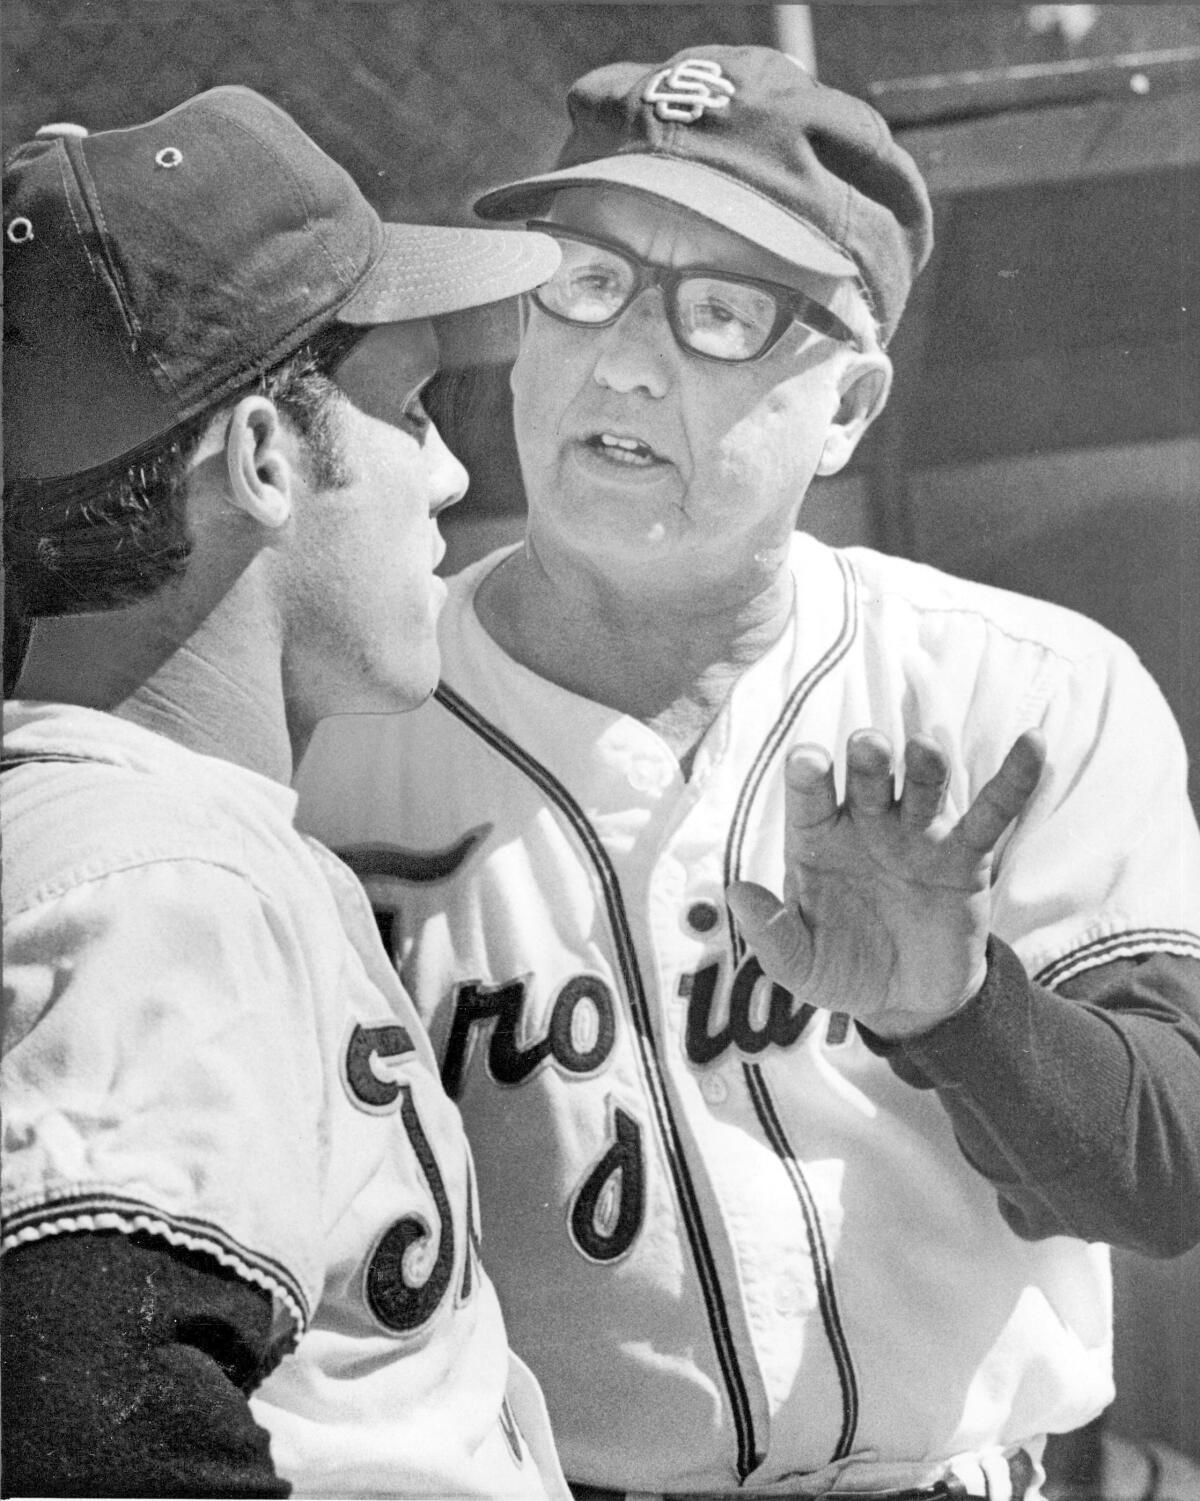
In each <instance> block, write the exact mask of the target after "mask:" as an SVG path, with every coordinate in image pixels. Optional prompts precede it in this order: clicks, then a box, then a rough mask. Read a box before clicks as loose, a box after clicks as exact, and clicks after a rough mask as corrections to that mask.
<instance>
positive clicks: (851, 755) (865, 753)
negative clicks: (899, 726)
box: [846, 730, 895, 818]
mask: <svg viewBox="0 0 1200 1501" xmlns="http://www.w3.org/2000/svg"><path fill="white" fill-rule="evenodd" d="M894 791H895V788H894V786H893V783H892V747H891V743H890V741H889V740H888V738H887V736H886V735H881V734H880V733H879V731H878V730H855V732H854V734H853V735H851V736H850V738H849V740H847V742H846V807H847V808H848V809H849V810H850V812H851V813H852V814H857V815H861V816H864V817H868V818H869V817H872V816H874V815H877V814H879V813H886V812H887V810H888V809H889V808H890V807H891V806H892V796H893V793H894Z"/></svg>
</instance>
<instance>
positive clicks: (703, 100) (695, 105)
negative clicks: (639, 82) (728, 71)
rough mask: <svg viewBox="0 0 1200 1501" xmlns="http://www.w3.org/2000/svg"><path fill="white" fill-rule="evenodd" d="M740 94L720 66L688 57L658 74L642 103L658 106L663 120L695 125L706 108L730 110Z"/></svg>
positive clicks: (657, 111) (657, 108)
mask: <svg viewBox="0 0 1200 1501" xmlns="http://www.w3.org/2000/svg"><path fill="white" fill-rule="evenodd" d="M736 92H737V90H736V89H735V87H734V85H733V80H732V79H729V78H726V77H725V75H724V73H722V72H721V65H720V63H714V62H712V61H710V60H709V59H708V58H702V57H686V58H684V59H683V61H682V62H678V63H676V64H675V66H674V67H673V68H664V69H663V70H662V72H661V73H656V74H655V75H654V77H653V78H652V79H651V80H650V87H649V88H648V89H647V90H646V92H645V93H644V94H643V95H642V100H643V102H644V103H646V104H652V105H653V106H654V113H655V114H656V115H657V116H658V118H659V119H660V120H678V121H680V122H681V123H682V124H684V125H694V124H695V123H696V121H697V120H698V119H699V118H700V116H701V115H702V114H703V113H704V111H705V110H706V109H728V108H729V101H730V100H731V99H732V98H733V96H734V94H735V93H736Z"/></svg>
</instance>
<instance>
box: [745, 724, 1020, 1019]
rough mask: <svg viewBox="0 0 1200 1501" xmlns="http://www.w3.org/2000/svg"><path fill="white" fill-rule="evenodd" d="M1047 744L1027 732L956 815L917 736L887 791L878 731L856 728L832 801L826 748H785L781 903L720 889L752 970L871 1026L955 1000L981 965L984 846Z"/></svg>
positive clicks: (752, 889)
mask: <svg viewBox="0 0 1200 1501" xmlns="http://www.w3.org/2000/svg"><path fill="white" fill-rule="evenodd" d="M1045 754H1046V753H1045V743H1044V741H1043V739H1042V737H1041V735H1040V733H1039V732H1038V731H1036V730H1027V731H1025V733H1024V734H1022V735H1020V736H1019V737H1018V738H1017V740H1016V741H1015V742H1014V743H1013V745H1012V747H1011V749H1010V750H1009V752H1008V755H1007V756H1005V758H1004V762H1003V764H1002V765H1001V767H1000V769H999V771H997V773H996V775H995V776H994V777H993V778H992V779H991V781H990V782H988V783H987V785H986V786H985V787H984V788H983V789H982V790H981V791H980V793H979V795H978V796H977V797H976V799H975V801H974V802H973V803H972V804H971V806H970V807H969V808H968V809H967V811H966V812H965V813H964V814H963V816H962V818H960V819H959V820H958V822H957V823H954V822H952V821H951V820H950V819H949V818H948V817H947V816H946V814H945V811H944V809H945V800H946V788H947V785H948V783H949V779H950V766H949V761H948V758H947V756H946V754H945V752H944V751H943V750H942V749H941V747H940V746H939V745H938V744H937V743H936V742H935V741H934V740H933V739H931V738H930V737H928V736H925V735H917V736H914V737H913V738H912V739H911V740H909V742H908V744H907V746H906V747H905V752H904V778H903V789H902V791H901V792H900V794H899V796H897V794H896V778H895V775H894V770H893V765H892V748H891V745H890V743H889V741H888V740H887V737H886V736H884V735H881V734H879V733H878V732H877V731H874V730H859V731H856V733H855V734H853V735H851V736H850V739H849V740H848V742H847V745H846V797H845V801H844V802H842V803H840V804H839V802H838V800H837V792H836V790H835V787H834V775H833V763H832V761H831V759H830V757H829V754H828V752H826V751H825V750H824V749H823V748H822V747H820V746H815V745H801V746H797V747H795V748H794V749H793V750H792V752H791V754H790V755H789V757H788V761H787V766H786V769H785V777H786V781H787V805H786V814H785V830H784V858H785V866H786V874H785V878H784V891H783V901H779V900H778V899H777V898H776V897H775V896H774V895H773V894H772V893H771V892H769V891H767V890H766V888H765V887H762V886H758V885H756V884H754V883H753V882H749V881H735V882H734V883H733V884H732V885H731V886H730V888H729V892H728V896H729V905H730V907H731V909H732V911H733V914H734V917H735V918H736V919H737V922H738V925H739V926H740V928H741V930H742V933H743V935H744V937H745V939H746V942H747V943H748V944H749V946H750V948H751V949H753V951H754V953H755V954H756V955H757V957H758V961H759V963H760V964H761V965H762V967H763V971H764V973H766V974H767V975H768V976H769V977H770V978H771V979H772V980H775V981H777V982H778V983H779V984H780V985H783V986H785V987H786V988H787V989H788V990H790V991H791V992H792V993H793V994H794V995H795V996H796V998H797V999H798V1000H802V1001H806V1002H808V1003H810V1004H811V1005H815V1006H823V1007H826V1008H827V1009H828V1010H831V1011H845V1012H847V1013H848V1014H849V1015H851V1016H854V1017H856V1018H857V1019H858V1020H859V1021H861V1022H863V1023H864V1024H865V1025H866V1026H868V1027H870V1028H871V1030H872V1031H873V1032H876V1033H878V1034H879V1035H880V1036H882V1037H889V1038H897V1037H906V1036H911V1035H913V1034H915V1033H917V1032H923V1031H926V1030H928V1029H929V1028H930V1027H932V1026H934V1025H935V1024H936V1023H937V1022H939V1021H942V1020H944V1019H945V1018H946V1017H947V1016H950V1015H951V1014H952V1013H953V1012H955V1011H957V1010H958V1009H959V1007H960V1006H962V1005H963V1004H964V1003H965V1002H966V1001H968V1000H970V998H971V997H972V996H973V995H974V994H975V993H976V991H977V990H978V989H979V987H980V986H981V985H982V984H983V980H984V975H985V973H986V958H985V948H986V944H987V937H988V929H989V924H990V919H991V893H990V883H991V868H992V860H993V856H994V854H995V849H996V845H997V843H998V842H999V839H1000V836H1001V835H1002V834H1003V833H1004V831H1005V829H1007V828H1008V826H1009V825H1010V824H1011V823H1012V822H1013V820H1014V819H1015V818H1017V817H1018V816H1019V815H1020V814H1021V812H1022V811H1023V810H1024V809H1025V807H1026V806H1027V804H1028V803H1029V800H1030V798H1031V797H1032V796H1033V792H1034V789H1035V788H1036V786H1037V784H1038V781H1039V779H1040V777H1041V774H1042V768H1043V766H1044V764H1045Z"/></svg>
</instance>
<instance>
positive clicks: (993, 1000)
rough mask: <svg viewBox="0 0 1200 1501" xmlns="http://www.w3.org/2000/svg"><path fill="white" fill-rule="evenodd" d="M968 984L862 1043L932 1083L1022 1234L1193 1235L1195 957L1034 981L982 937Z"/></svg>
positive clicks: (1177, 1247) (1141, 961) (1197, 1033)
mask: <svg viewBox="0 0 1200 1501" xmlns="http://www.w3.org/2000/svg"><path fill="white" fill-rule="evenodd" d="M988 961H989V962H988V974H987V979H986V981H985V982H984V985H983V988H982V990H981V991H980V992H979V994H978V995H977V996H976V997H975V998H974V999H973V1000H972V1001H970V1002H969V1003H968V1004H967V1005H966V1006H965V1007H963V1009H962V1010H961V1011H959V1012H957V1013H956V1014H955V1015H954V1016H952V1017H950V1018H949V1019H948V1020H947V1021H945V1022H942V1023H940V1024H939V1025H938V1026H936V1027H934V1028H932V1029H931V1030H930V1031H928V1032H926V1033H923V1034H922V1035H921V1036H919V1037H916V1038H911V1039H908V1040H906V1041H905V1042H903V1043H900V1044H891V1043H884V1042H882V1041H881V1040H880V1039H878V1038H875V1037H874V1036H873V1035H871V1034H869V1033H867V1032H865V1030H864V1037H865V1039H866V1041H867V1044H868V1046H870V1047H871V1048H872V1049H873V1050H874V1051H876V1052H878V1053H881V1054H883V1055H884V1056H885V1057H887V1058H888V1060H889V1062H890V1063H891V1066H892V1068H893V1070H894V1071H895V1072H896V1073H897V1074H899V1075H900V1077H901V1078H903V1079H905V1080H906V1081H907V1082H908V1083H910V1084H913V1085H914V1086H916V1087H918V1088H934V1089H936V1090H937V1091H938V1095H939V1097H940V1099H941V1101H942V1103H943V1105H944V1106H945V1108H946V1110H947V1112H948V1114H949V1116H950V1119H951V1121H952V1122H953V1125H954V1130H955V1134H956V1137H957V1139H958V1143H959V1146H960V1148H961V1150H962V1151H963V1153H964V1155H965V1156H966V1157H967V1159H968V1161H970V1162H971V1163H972V1165H973V1166H974V1167H975V1168H976V1169H977V1170H978V1171H979V1172H980V1173H982V1174H983V1176H984V1177H986V1178H987V1179H988V1181H989V1182H990V1183H992V1185H993V1186H994V1187H995V1189H996V1192H997V1195H998V1198H999V1204H1000V1211H1001V1213H1002V1214H1003V1215H1004V1218H1005V1219H1006V1221H1007V1222H1008V1223H1009V1225H1011V1227H1012V1229H1013V1230H1014V1231H1015V1232H1016V1233H1017V1234H1018V1235H1020V1236H1022V1237H1023V1238H1025V1239H1030V1240H1034V1239H1043V1238H1045V1237H1048V1236H1052V1235H1071V1236H1076V1237H1079V1238H1081V1239H1083V1240H1092V1241H1106V1242H1108V1243H1109V1244H1110V1245H1115V1246H1120V1247H1123V1248H1124V1249H1126V1250H1132V1251H1140V1252H1142V1253H1144V1254H1147V1255H1151V1256H1174V1255H1179V1254H1181V1253H1183V1252H1184V1251H1187V1250H1189V1249H1190V1248H1191V1247H1192V1246H1194V1245H1196V1244H1198V1243H1200V960H1196V959H1192V958H1189V957H1187V956H1182V955H1176V954H1169V953H1154V954H1145V955H1140V956H1138V957H1135V958H1130V959H1122V960H1117V961H1113V962H1110V963H1108V964H1104V965H1099V966H1097V967H1095V968H1093V969H1089V970H1086V971H1084V972H1083V973H1082V974H1080V975H1077V976H1075V977H1074V978H1073V979H1071V980H1068V981H1066V982H1064V983H1063V984H1062V986H1061V987H1060V988H1059V989H1057V990H1049V989H1047V988H1046V987H1044V986H1041V985H1038V984H1035V983H1034V982H1032V981H1031V980H1029V979H1028V977H1027V976H1026V974H1025V971H1024V969H1023V968H1022V965H1021V962H1020V960H1019V959H1018V958H1017V956H1016V955H1015V954H1014V953H1013V951H1012V950H1011V949H1010V948H1009V947H1008V946H1007V945H1006V944H1004V943H1003V942H1001V941H1000V940H999V939H997V938H993V939H992V940H991V941H990V946H989V954H988Z"/></svg>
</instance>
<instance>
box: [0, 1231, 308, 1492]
mask: <svg viewBox="0 0 1200 1501" xmlns="http://www.w3.org/2000/svg"><path fill="white" fill-rule="evenodd" d="M3 1273H4V1299H3V1341H2V1351H3V1384H4V1426H3V1465H4V1485H5V1494H6V1495H26V1496H32V1495H36V1496H286V1495H288V1494H289V1493H290V1487H289V1486H288V1485H287V1484H286V1482H284V1481H282V1480H280V1479H279V1478H278V1477H277V1475H276V1472H275V1469H274V1467H273V1465H272V1463H271V1455H270V1447H269V1442H268V1437H267V1434H266V1433H265V1432H264V1431H263V1430H262V1429H261V1428H259V1427H258V1426H257V1425H256V1424H255V1422H254V1420H253V1418H252V1417H251V1414H250V1407H249V1404H248V1401H247V1398H248V1397H249V1395H250V1393H251V1392H253V1390H254V1389H255V1387H256V1386H257V1385H258V1384H259V1382H260V1381H262V1380H263V1378H264V1377H265V1376H266V1375H267V1374H268V1373H269V1370H270V1369H271V1367H272V1365H273V1364H274V1363H275V1361H276V1360H277V1358H278V1354H280V1353H282V1352H281V1351H278V1350H277V1349H276V1348H275V1347H274V1346H273V1343H272V1334H271V1331H272V1302H271V1297H270V1295H269V1294H268V1293H267V1292H265V1291H263V1290H262V1289H260V1288H256V1287H254V1286H252V1285H251V1284H249V1283H247V1282H245V1281H243V1280H242V1279H240V1278H239V1277H237V1276H235V1275H234V1274H232V1273H231V1272H228V1271H226V1270H225V1269H224V1268H222V1267H221V1266H219V1265H218V1263H217V1262H216V1261H215V1260H212V1259H210V1258H209V1257H207V1256H205V1255H203V1254H198V1253H193V1252H190V1251H186V1250H182V1249H177V1248H174V1247H172V1246H170V1245H168V1244H166V1243H165V1242H164V1241H162V1240H160V1239H157V1238H154V1237H151V1236H148V1235H140V1234H139V1235H124V1234H121V1233H119V1232H86V1233H78V1234H62V1235H55V1236H50V1237H47V1238H45V1239H42V1240H38V1241H33V1242H30V1243H29V1244H26V1245H20V1246H17V1247H16V1248H15V1249H13V1250H11V1251H9V1252H8V1253H7V1254H6V1255H5V1257H4V1262H3Z"/></svg>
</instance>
